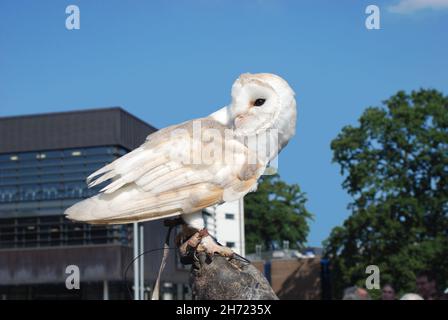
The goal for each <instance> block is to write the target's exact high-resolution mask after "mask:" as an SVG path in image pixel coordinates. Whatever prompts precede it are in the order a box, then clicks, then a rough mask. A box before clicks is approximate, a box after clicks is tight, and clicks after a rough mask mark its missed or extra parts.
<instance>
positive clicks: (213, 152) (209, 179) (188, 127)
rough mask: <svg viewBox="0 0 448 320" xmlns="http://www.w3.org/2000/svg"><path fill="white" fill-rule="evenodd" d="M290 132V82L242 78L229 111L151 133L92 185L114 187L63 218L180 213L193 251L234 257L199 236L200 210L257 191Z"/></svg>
mask: <svg viewBox="0 0 448 320" xmlns="http://www.w3.org/2000/svg"><path fill="white" fill-rule="evenodd" d="M295 127H296V101H295V99H294V92H293V90H292V89H291V88H290V86H289V85H288V83H287V82H286V81H285V80H283V79H282V78H280V77H279V76H277V75H274V74H267V73H260V74H242V75H241V76H240V77H239V78H238V79H237V80H236V81H235V83H234V84H233V86H232V101H231V103H230V105H229V106H226V107H224V108H222V109H220V110H218V111H216V112H215V113H212V114H211V115H209V116H207V117H204V118H199V119H195V120H191V121H187V122H184V123H181V124H178V125H174V126H170V127H167V128H164V129H161V130H159V131H157V132H155V133H152V134H151V135H149V136H148V137H147V138H146V141H145V142H144V143H143V144H142V145H141V146H140V147H138V148H137V149H135V150H133V151H132V152H130V153H128V154H126V155H124V156H122V157H121V158H119V159H117V160H115V161H114V162H112V163H110V164H108V165H106V166H104V167H103V168H101V169H99V170H98V171H96V172H94V173H93V174H91V175H90V176H89V177H88V178H87V183H88V184H89V187H92V186H95V185H98V184H100V183H102V182H105V181H107V180H111V182H110V183H109V184H108V185H107V186H106V187H104V188H103V189H102V190H101V193H100V194H98V195H96V196H94V197H91V198H89V199H86V200H83V201H81V202H79V203H76V204H75V205H73V206H72V207H70V208H68V209H67V210H66V212H65V214H66V215H67V217H68V218H69V219H71V220H75V221H83V222H87V223H92V224H122V223H131V222H137V221H148V220H154V219H160V218H165V217H170V216H177V215H181V217H182V218H183V220H184V221H185V222H186V223H187V225H188V226H189V227H190V231H191V230H194V231H195V232H196V233H195V234H194V235H193V237H191V239H190V240H194V241H193V242H191V241H190V243H194V244H195V245H198V250H199V249H201V250H204V251H206V252H207V253H208V254H213V253H215V252H216V253H219V254H222V255H226V256H228V255H232V251H231V250H230V249H229V248H226V247H222V246H218V245H217V244H216V242H215V241H214V240H213V239H212V238H211V237H210V236H209V235H208V233H207V232H206V230H204V221H203V218H202V215H201V214H200V213H198V212H200V211H201V210H202V209H204V208H206V207H210V206H213V205H217V204H221V203H223V202H227V201H235V200H238V199H240V198H242V197H243V196H244V195H246V194H247V193H248V192H250V191H253V190H255V189H256V186H257V180H258V178H260V176H261V175H262V174H263V172H264V170H265V169H266V167H267V165H268V163H269V161H271V160H272V159H273V158H275V157H276V156H277V154H278V153H279V152H280V150H281V149H282V148H283V147H285V146H286V144H287V143H288V141H289V140H290V139H291V137H292V136H293V135H294V134H295ZM254 138H255V140H254ZM251 141H252V142H253V141H256V142H255V143H252V142H251ZM260 150H262V152H260Z"/></svg>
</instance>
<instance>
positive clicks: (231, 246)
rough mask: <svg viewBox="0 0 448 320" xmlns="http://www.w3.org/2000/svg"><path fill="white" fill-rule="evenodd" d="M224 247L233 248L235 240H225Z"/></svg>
mask: <svg viewBox="0 0 448 320" xmlns="http://www.w3.org/2000/svg"><path fill="white" fill-rule="evenodd" d="M226 247H228V248H235V242H226Z"/></svg>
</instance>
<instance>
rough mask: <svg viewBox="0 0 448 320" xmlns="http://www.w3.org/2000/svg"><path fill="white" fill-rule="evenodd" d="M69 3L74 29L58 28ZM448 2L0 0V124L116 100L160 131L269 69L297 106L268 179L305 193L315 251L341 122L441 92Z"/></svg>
mask: <svg viewBox="0 0 448 320" xmlns="http://www.w3.org/2000/svg"><path fill="white" fill-rule="evenodd" d="M400 2H401V3H400ZM70 4H75V5H77V6H79V9H80V12H81V29H80V30H72V31H69V30H67V29H66V28H65V19H66V17H67V15H66V14H65V8H66V6H68V5H70ZM369 4H375V5H377V6H378V7H379V8H380V10H381V11H380V12H381V15H380V18H381V29H380V30H367V29H366V28H365V24H364V21H365V19H366V17H367V14H365V8H366V7H367V5H369ZM391 6H395V7H394V8H392V9H391V8H390V7H391ZM425 7H427V8H425ZM447 8H448V4H447V3H446V1H441V0H437V1H436V0H429V1H422V0H404V1H403V0H402V1H399V0H397V1H387V2H386V1H349V0H343V1H278V0H277V1H274V0H264V1H261V0H260V1H249V0H246V1H230V0H227V1H224V0H221V1H218V0H196V1H193V0H191V1H137V0H133V1H111V0H109V1H99V0H96V1H93V0H89V1H75V0H72V1H23V0H14V1H13V0H2V1H1V2H0V116H7V115H19V114H32V113H41V112H53V111H64V110H74V109H88V108H98V107H107V106H122V107H123V108H125V109H126V110H128V111H129V112H131V113H133V114H135V115H137V116H138V117H140V118H142V119H143V120H145V121H147V122H149V123H151V124H152V125H154V126H156V127H159V128H161V127H164V126H168V125H170V124H175V123H178V122H181V121H185V120H188V119H192V118H194V117H200V116H204V115H206V114H209V113H211V112H213V111H215V110H216V109H218V108H219V107H221V106H224V105H226V104H227V103H228V102H229V94H230V86H231V84H232V83H233V81H234V80H235V79H236V78H237V77H238V75H239V74H241V73H244V72H252V73H256V72H272V73H277V74H279V75H281V76H283V77H284V78H285V79H286V80H287V81H288V82H289V83H290V84H291V86H292V87H293V88H294V90H295V91H296V94H297V102H298V106H299V111H298V127H297V135H296V137H295V138H294V139H293V141H291V143H290V144H289V145H288V147H287V148H286V149H285V150H284V151H283V152H282V154H281V156H280V161H279V166H280V174H281V177H282V178H283V179H285V180H286V181H288V182H290V183H298V184H299V185H300V186H301V188H302V190H303V191H305V192H306V193H307V195H308V198H309V202H308V208H309V210H310V211H312V212H313V213H314V215H315V221H314V222H313V223H312V224H311V234H310V236H309V244H310V245H320V244H321V241H322V240H324V239H325V238H326V237H327V236H328V234H329V232H330V230H331V229H332V228H333V227H334V226H336V225H339V224H341V223H342V222H343V221H344V219H345V218H346V217H347V216H348V215H349V211H348V210H347V208H346V207H347V204H348V202H349V201H350V198H349V196H348V195H347V194H346V192H345V191H344V190H343V189H342V188H341V183H342V181H343V177H341V176H340V170H339V166H338V165H337V164H332V163H331V159H332V153H331V150H330V142H331V140H332V139H333V138H335V137H336V135H337V134H338V132H340V130H341V128H342V127H343V126H344V125H348V124H355V123H356V121H357V119H358V118H359V116H360V115H361V113H362V112H363V110H364V109H365V108H366V107H367V106H371V105H380V104H381V101H383V100H384V99H386V98H388V97H389V96H391V95H392V94H394V93H395V92H397V91H398V90H401V89H404V90H412V89H418V88H421V87H423V88H435V89H438V90H441V91H443V92H444V93H445V94H447V93H448V61H447V60H448V59H447V57H448V41H447V31H448V19H447V18H448V9H447Z"/></svg>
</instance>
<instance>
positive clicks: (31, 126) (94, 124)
mask: <svg viewBox="0 0 448 320" xmlns="http://www.w3.org/2000/svg"><path fill="white" fill-rule="evenodd" d="M156 130H157V129H156V128H154V127H153V126H151V125H149V124H147V123H146V122H144V121H142V120H140V119H138V118H137V117H135V116H133V115H131V114H130V113H128V112H126V111H125V110H123V109H122V108H120V107H111V108H103V109H89V110H79V111H69V112H57V113H42V114H35V115H23V116H13V117H0V137H2V138H1V139H0V153H13V152H25V151H40V150H55V149H69V148H80V147H95V146H105V145H119V146H122V147H124V148H126V149H128V150H132V149H135V148H136V147H138V146H139V145H140V144H142V143H143V142H144V140H145V138H146V137H147V136H148V135H149V134H150V133H152V132H154V131H156Z"/></svg>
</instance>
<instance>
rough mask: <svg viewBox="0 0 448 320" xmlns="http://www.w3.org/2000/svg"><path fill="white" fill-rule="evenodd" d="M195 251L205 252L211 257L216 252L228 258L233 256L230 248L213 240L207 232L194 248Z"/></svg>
mask: <svg viewBox="0 0 448 320" xmlns="http://www.w3.org/2000/svg"><path fill="white" fill-rule="evenodd" d="M196 251H197V252H205V253H206V254H207V255H208V256H209V257H212V256H213V255H214V254H218V255H220V256H223V257H226V258H230V257H233V255H234V253H233V251H232V249H230V248H228V247H224V246H221V245H219V244H217V243H216V242H215V240H213V238H212V237H210V236H209V235H208V233H207V236H205V237H203V238H202V240H201V242H200V243H199V245H198V247H197V248H196Z"/></svg>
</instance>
